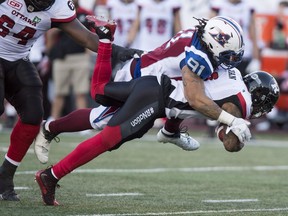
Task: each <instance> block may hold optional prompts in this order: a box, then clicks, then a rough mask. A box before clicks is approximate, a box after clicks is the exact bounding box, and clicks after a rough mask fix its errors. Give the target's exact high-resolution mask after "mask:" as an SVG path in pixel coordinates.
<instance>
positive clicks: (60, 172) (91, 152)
mask: <svg viewBox="0 0 288 216" xmlns="http://www.w3.org/2000/svg"><path fill="white" fill-rule="evenodd" d="M111 134H113V136H111ZM121 137H122V136H121V129H120V127H119V126H116V127H109V126H106V127H105V128H104V130H103V131H101V132H100V133H98V134H97V135H96V136H94V137H92V138H90V139H88V140H85V141H83V142H82V143H80V144H79V145H78V146H77V147H76V148H75V149H74V150H73V151H72V152H71V153H70V154H68V155H67V156H66V157H65V158H63V159H62V160H61V161H59V162H58V163H57V164H55V165H54V166H53V167H52V173H53V175H54V177H56V178H57V179H59V180H60V179H61V178H62V177H64V176H65V175H67V174H68V173H70V172H72V171H73V170H75V169H76V168H78V167H80V166H82V165H84V164H86V163H88V162H89V161H91V160H93V159H94V158H96V157H97V156H98V155H100V154H102V153H104V152H106V151H108V150H110V149H113V148H114V147H115V146H117V144H119V143H120V141H121V139H122V138H121Z"/></svg>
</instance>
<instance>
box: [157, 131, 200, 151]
mask: <svg viewBox="0 0 288 216" xmlns="http://www.w3.org/2000/svg"><path fill="white" fill-rule="evenodd" d="M157 140H158V142H162V143H173V144H175V145H177V146H179V147H180V148H182V149H183V150H186V151H194V150H197V149H198V148H199V147H200V143H199V142H198V141H197V140H195V139H193V138H192V137H191V136H189V135H188V134H187V133H180V132H179V133H176V134H173V135H171V136H170V135H167V134H164V133H163V132H162V130H159V132H158V133H157Z"/></svg>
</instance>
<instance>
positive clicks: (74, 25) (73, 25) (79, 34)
mask: <svg viewBox="0 0 288 216" xmlns="http://www.w3.org/2000/svg"><path fill="white" fill-rule="evenodd" d="M59 28H60V29H61V30H63V31H64V32H65V33H67V34H68V35H70V36H71V37H72V38H73V39H74V40H75V41H76V42H77V43H79V44H80V45H82V46H84V47H86V48H88V49H90V50H91V51H94V52H97V51H98V43H99V37H98V35H97V34H95V33H93V32H91V31H89V30H88V29H87V28H86V27H85V26H84V25H83V24H82V23H81V22H80V21H79V20H78V19H74V20H73V21H71V22H68V23H61V24H60V25H59Z"/></svg>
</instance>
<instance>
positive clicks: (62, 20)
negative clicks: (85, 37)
mask: <svg viewBox="0 0 288 216" xmlns="http://www.w3.org/2000/svg"><path fill="white" fill-rule="evenodd" d="M75 18H76V13H75V14H74V15H73V16H71V17H68V18H66V19H55V18H52V19H51V21H52V22H54V23H68V22H71V21H73V20H74V19H75Z"/></svg>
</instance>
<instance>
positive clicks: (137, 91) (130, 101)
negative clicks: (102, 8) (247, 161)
mask: <svg viewBox="0 0 288 216" xmlns="http://www.w3.org/2000/svg"><path fill="white" fill-rule="evenodd" d="M107 26H108V27H106V26H105V27H103V28H101V31H103V32H104V34H103V35H101V34H100V33H98V35H99V38H100V42H99V49H98V58H97V60H96V64H95V68H94V73H93V76H92V82H91V96H92V97H93V98H94V99H95V100H96V101H97V102H99V103H100V104H102V105H108V106H113V105H114V106H118V107H120V109H119V110H118V111H117V112H116V113H114V115H113V117H112V118H111V119H110V120H109V122H108V124H107V125H106V126H105V127H104V129H103V130H102V131H101V132H100V133H98V134H97V135H95V136H94V137H92V138H90V139H88V140H85V141H83V142H82V143H80V144H79V145H78V146H77V147H76V148H75V149H74V150H73V151H72V152H71V153H70V154H68V155H67V156H66V157H64V158H63V159H62V160H60V161H59V162H58V163H56V164H54V165H53V166H52V167H50V168H48V169H45V170H40V171H38V172H37V173H36V175H35V178H36V181H37V183H38V185H39V187H40V190H41V193H42V199H43V202H44V203H45V204H47V205H58V204H59V203H58V202H57V201H56V199H55V189H56V186H57V183H58V181H59V180H60V179H62V178H63V177H64V176H66V175H67V174H69V173H70V172H72V171H73V170H75V169H76V168H78V167H80V166H82V165H84V164H86V163H88V162H89V161H91V160H92V159H95V158H96V157H97V156H99V155H101V154H102V153H104V152H107V151H112V150H115V149H118V148H119V147H120V146H121V145H122V144H123V143H125V142H127V141H129V140H132V139H135V138H140V137H142V136H143V135H144V134H145V133H146V132H147V131H148V130H149V129H150V128H152V126H153V123H154V121H155V119H156V118H159V117H165V116H167V117H168V118H186V117H187V116H189V117H190V116H191V112H192V111H193V108H192V107H191V106H190V104H189V103H188V100H187V99H186V97H185V95H184V90H183V88H184V86H183V85H184V83H183V82H182V81H176V80H173V79H170V78H169V77H168V76H166V75H163V74H162V75H161V74H159V75H157V76H149V75H147V76H142V77H140V78H138V79H133V80H131V81H129V82H110V78H111V74H112V68H111V62H110V61H109V60H108V59H109V56H110V55H111V50H112V45H111V40H112V37H111V36H110V34H111V33H110V34H108V35H107V31H108V30H109V31H111V32H112V30H111V29H112V27H113V23H109V24H107ZM105 32H106V33H105ZM141 59H142V58H141ZM107 60H108V61H107ZM262 73H263V72H262ZM262 75H263V74H260V73H257V74H253V75H249V77H247V80H249V82H247V83H244V82H243V80H242V76H241V74H240V73H239V71H238V70H237V69H229V70H228V71H226V70H218V71H217V72H216V74H215V75H214V76H213V79H211V80H209V79H208V80H207V81H205V83H207V84H205V90H206V94H207V95H208V96H210V97H213V98H215V101H216V102H218V103H219V105H220V106H221V105H222V104H223V103H227V102H231V103H234V104H235V105H236V106H237V107H238V108H239V110H240V111H241V113H242V116H244V117H248V116H250V114H252V113H253V111H252V110H251V107H252V100H253V102H254V103H255V102H256V101H257V100H259V102H260V101H261V100H262V99H263V96H264V97H267V101H268V103H267V105H268V106H267V107H266V108H265V110H266V109H270V110H271V106H272V107H273V106H274V104H275V103H276V101H277V98H278V96H279V88H278V85H277V82H276V81H275V79H274V78H273V77H272V76H271V75H268V74H266V73H265V75H266V76H268V82H266V83H265V87H264V85H263V84H264V83H262V82H261V81H262V80H263V79H262ZM266 78H267V77H266ZM218 81H219V82H218ZM266 81H267V80H266ZM259 82H260V83H259ZM224 83H225V85H226V87H227V88H229V89H227V88H226V89H223V85H224ZM252 83H253V86H252V87H253V88H250V85H251V84H252ZM264 89H265V90H268V92H264V91H263V90H264ZM255 90H256V91H255ZM259 90H260V91H259ZM254 91H255V92H254ZM252 93H255V96H257V98H253V97H251V94H252ZM266 93H267V94H266ZM222 95H225V98H223V96H222ZM255 99H256V100H255ZM270 99H276V101H275V100H273V101H271V100H270ZM265 101H266V100H265ZM261 102H264V101H261ZM262 105H263V104H262ZM261 107H262V106H261ZM254 111H255V110H254ZM262 114H263V113H262V112H261V113H260V115H262ZM112 134H113V136H112ZM239 149H241V146H240V148H238V150H239Z"/></svg>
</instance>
